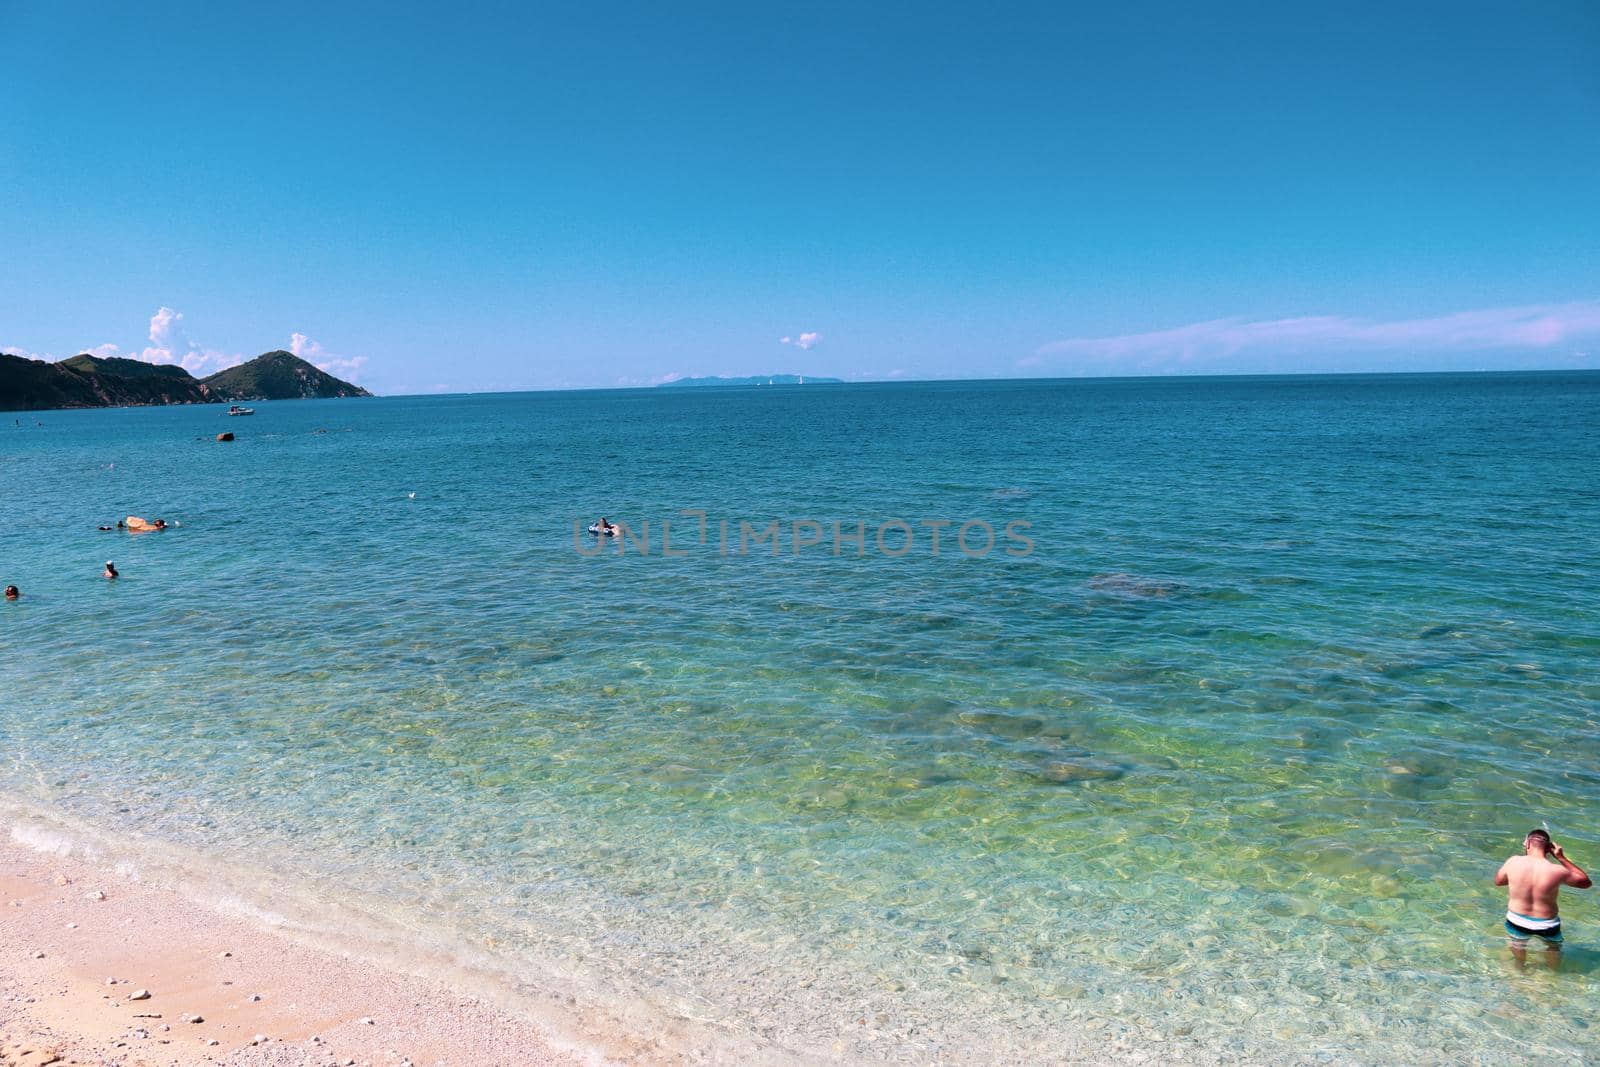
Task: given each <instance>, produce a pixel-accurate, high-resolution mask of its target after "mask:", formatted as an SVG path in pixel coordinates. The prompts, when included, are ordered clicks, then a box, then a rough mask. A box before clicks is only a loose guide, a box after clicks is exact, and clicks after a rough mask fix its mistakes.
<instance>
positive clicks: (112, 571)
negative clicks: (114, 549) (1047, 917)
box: [100, 559, 120, 578]
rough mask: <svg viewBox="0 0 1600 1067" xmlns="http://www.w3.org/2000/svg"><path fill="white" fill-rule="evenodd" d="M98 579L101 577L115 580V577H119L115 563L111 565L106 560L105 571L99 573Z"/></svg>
mask: <svg viewBox="0 0 1600 1067" xmlns="http://www.w3.org/2000/svg"><path fill="white" fill-rule="evenodd" d="M100 577H102V578H117V577H120V576H119V575H118V574H117V565H116V564H115V563H112V562H111V561H110V560H109V559H108V560H106V569H105V570H104V571H102V572H101V573H100Z"/></svg>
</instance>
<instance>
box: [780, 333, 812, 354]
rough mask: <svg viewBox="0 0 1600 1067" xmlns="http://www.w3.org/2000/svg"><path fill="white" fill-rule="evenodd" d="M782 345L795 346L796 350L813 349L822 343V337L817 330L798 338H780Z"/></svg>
mask: <svg viewBox="0 0 1600 1067" xmlns="http://www.w3.org/2000/svg"><path fill="white" fill-rule="evenodd" d="M778 343H779V344H780V345H794V346H795V347H796V348H804V349H812V348H815V347H817V346H818V345H819V344H821V343H822V335H821V334H820V333H817V332H816V331H815V330H813V331H811V332H809V333H803V334H801V335H800V336H798V337H780V338H778Z"/></svg>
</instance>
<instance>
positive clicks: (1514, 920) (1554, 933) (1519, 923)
mask: <svg viewBox="0 0 1600 1067" xmlns="http://www.w3.org/2000/svg"><path fill="white" fill-rule="evenodd" d="M1506 933H1507V934H1509V935H1511V940H1513V941H1524V942H1525V941H1527V940H1528V938H1530V937H1537V938H1539V939H1540V940H1542V941H1545V942H1548V943H1549V944H1552V945H1559V944H1561V917H1560V916H1559V915H1558V916H1556V917H1555V918H1553V919H1535V918H1534V917H1533V916H1532V915H1523V914H1522V913H1521V912H1515V911H1508V912H1506Z"/></svg>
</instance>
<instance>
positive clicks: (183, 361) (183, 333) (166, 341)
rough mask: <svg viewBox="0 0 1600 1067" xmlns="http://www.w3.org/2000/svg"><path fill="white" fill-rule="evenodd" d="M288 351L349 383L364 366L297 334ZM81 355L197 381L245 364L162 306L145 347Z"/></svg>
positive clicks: (105, 348) (22, 352)
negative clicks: (168, 370)
mask: <svg viewBox="0 0 1600 1067" xmlns="http://www.w3.org/2000/svg"><path fill="white" fill-rule="evenodd" d="M289 350H290V351H291V352H293V353H294V354H295V355H297V356H299V357H300V358H301V359H304V360H307V361H309V362H311V363H315V364H316V365H317V366H318V367H319V368H320V369H322V370H324V371H326V372H328V373H329V374H333V375H336V376H338V377H340V378H345V379H348V380H350V381H355V380H356V378H357V377H358V376H359V375H360V374H361V373H362V371H363V369H364V368H365V367H366V365H367V357H366V356H350V357H345V356H340V355H336V354H334V353H332V352H329V351H328V350H327V349H325V348H323V346H322V345H321V344H319V343H318V342H316V341H314V340H312V339H311V338H309V337H307V336H306V335H305V334H303V333H298V332H296V333H291V334H290V335H289ZM84 351H87V352H88V353H89V354H90V355H91V356H97V357H99V358H101V359H110V358H113V357H121V358H124V359H139V360H143V361H144V362H146V363H159V364H177V365H178V366H181V367H183V369H185V370H187V371H188V372H189V373H190V374H193V375H195V376H196V377H203V376H205V375H207V374H214V373H216V372H217V371H220V370H227V369H228V368H229V367H236V366H238V365H239V364H240V363H243V362H244V361H245V357H244V356H243V355H241V354H239V353H237V352H225V351H223V350H221V349H218V348H210V347H207V346H206V345H203V344H200V343H199V342H197V341H195V340H194V339H193V338H191V337H190V336H189V333H188V328H187V327H186V325H185V324H184V318H183V312H181V311H178V310H177V309H175V308H170V307H167V306H165V305H162V306H161V307H160V308H157V309H156V313H155V314H154V315H151V316H150V329H149V333H148V343H147V344H146V345H145V346H144V347H143V348H140V349H136V350H131V351H127V352H124V351H123V350H122V348H121V347H120V346H118V345H114V344H109V343H108V344H101V345H95V346H94V347H93V348H89V349H84ZM0 352H6V353H9V354H11V355H19V356H26V357H28V358H29V359H54V358H55V357H54V356H48V355H41V354H36V353H32V352H29V351H27V350H26V349H21V348H0Z"/></svg>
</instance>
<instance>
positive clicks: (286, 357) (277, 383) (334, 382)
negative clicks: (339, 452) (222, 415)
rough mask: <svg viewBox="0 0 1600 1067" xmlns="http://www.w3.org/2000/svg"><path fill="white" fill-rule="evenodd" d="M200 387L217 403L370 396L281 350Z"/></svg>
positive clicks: (209, 379)
mask: <svg viewBox="0 0 1600 1067" xmlns="http://www.w3.org/2000/svg"><path fill="white" fill-rule="evenodd" d="M200 385H201V386H202V387H204V388H205V389H207V390H209V391H210V393H211V395H212V396H213V397H214V398H215V399H218V400H254V399H264V400H291V399H304V400H312V399H329V398H333V397H345V396H371V395H372V394H371V393H369V392H367V391H366V390H365V389H363V388H361V387H360V386H359V385H352V384H350V383H349V382H346V381H340V380H339V379H338V378H335V377H334V376H333V375H331V374H328V373H326V372H325V371H320V370H318V369H317V368H316V367H313V366H312V365H311V364H309V363H307V362H306V361H305V360H303V359H301V358H300V357H298V356H296V355H293V354H292V353H289V352H284V351H282V350H281V349H280V350H279V351H276V352H268V353H266V354H264V355H260V356H257V357H256V358H255V359H252V360H251V361H250V362H248V363H241V364H239V366H237V367H230V368H229V369H227V370H225V371H219V372H218V373H216V374H213V375H211V376H210V377H209V378H202V379H201V381H200Z"/></svg>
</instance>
